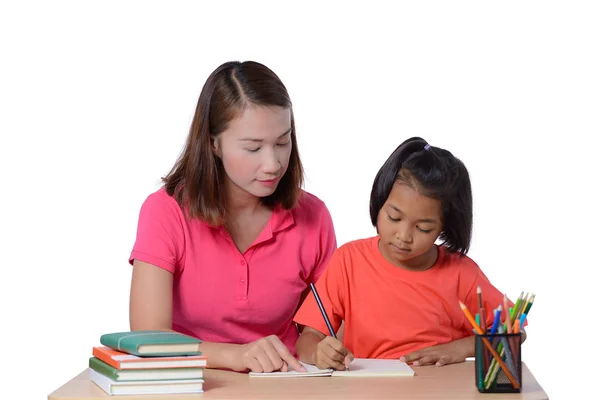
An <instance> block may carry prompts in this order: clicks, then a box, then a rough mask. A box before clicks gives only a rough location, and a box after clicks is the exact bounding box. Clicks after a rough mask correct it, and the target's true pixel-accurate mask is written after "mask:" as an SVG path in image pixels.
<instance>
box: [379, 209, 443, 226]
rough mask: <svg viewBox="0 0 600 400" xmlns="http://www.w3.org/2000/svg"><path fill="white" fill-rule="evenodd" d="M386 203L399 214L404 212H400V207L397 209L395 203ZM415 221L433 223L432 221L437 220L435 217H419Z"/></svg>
mask: <svg viewBox="0 0 600 400" xmlns="http://www.w3.org/2000/svg"><path fill="white" fill-rule="evenodd" d="M388 205H389V206H390V207H391V208H393V209H394V210H395V211H398V212H399V213H400V214H404V213H403V212H402V210H400V209H399V208H398V207H396V206H395V205H393V204H388ZM417 222H430V223H432V224H433V223H436V222H437V220H435V219H431V218H421V219H420V220H418V221H417Z"/></svg>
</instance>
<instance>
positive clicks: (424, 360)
mask: <svg viewBox="0 0 600 400" xmlns="http://www.w3.org/2000/svg"><path fill="white" fill-rule="evenodd" d="M437 360H438V358H437V357H435V356H432V355H426V356H423V357H421V358H419V359H418V360H415V361H414V362H413V365H415V366H417V367H418V366H423V365H431V364H433V363H435V362H436V361H437Z"/></svg>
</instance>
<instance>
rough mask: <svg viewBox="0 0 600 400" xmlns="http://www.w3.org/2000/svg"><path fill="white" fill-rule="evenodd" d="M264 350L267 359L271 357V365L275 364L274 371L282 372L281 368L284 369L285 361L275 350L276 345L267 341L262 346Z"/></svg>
mask: <svg viewBox="0 0 600 400" xmlns="http://www.w3.org/2000/svg"><path fill="white" fill-rule="evenodd" d="M262 349H263V350H264V351H265V354H266V355H267V357H269V360H270V361H271V364H273V371H276V370H280V369H281V367H283V363H284V362H285V361H283V359H282V358H281V356H280V355H279V353H278V352H277V350H276V349H275V346H274V344H273V343H272V342H271V341H266V342H265V343H264V345H263V346H262Z"/></svg>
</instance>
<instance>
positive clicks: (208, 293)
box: [129, 188, 337, 354]
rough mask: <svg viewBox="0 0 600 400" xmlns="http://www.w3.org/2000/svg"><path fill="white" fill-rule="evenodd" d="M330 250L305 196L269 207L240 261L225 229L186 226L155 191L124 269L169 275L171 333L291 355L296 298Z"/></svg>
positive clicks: (329, 238)
mask: <svg viewBox="0 0 600 400" xmlns="http://www.w3.org/2000/svg"><path fill="white" fill-rule="evenodd" d="M336 247H337V245H336V239H335V232H334V228H333V222H332V220H331V215H330V214H329V211H328V210H327V207H326V206H325V204H324V203H323V202H322V201H321V200H319V199H318V198H317V197H315V196H313V195H311V194H309V193H307V192H303V193H302V195H301V197H300V200H299V202H298V204H297V206H296V207H295V208H294V209H292V210H285V209H283V208H281V207H276V208H275V209H274V210H273V213H272V215H271V218H270V220H269V222H268V223H267V225H266V226H265V228H264V229H263V231H262V232H261V233H260V235H259V236H258V238H257V239H256V240H255V241H254V243H253V244H252V245H251V246H250V247H249V248H248V249H247V250H246V251H245V252H244V253H243V254H241V253H240V252H239V250H238V249H237V247H236V246H235V244H234V243H233V241H232V239H231V236H230V235H229V233H228V232H227V230H226V229H225V228H222V227H221V228H214V227H210V226H209V225H207V224H206V223H204V222H202V221H200V220H198V219H194V220H186V218H185V217H184V213H183V212H182V210H181V209H180V207H179V205H178V204H177V202H176V201H175V199H174V198H172V197H171V196H169V195H168V194H167V192H166V191H165V190H164V188H162V189H160V190H158V191H157V192H155V193H153V194H151V195H150V196H148V198H147V199H146V201H145V202H144V204H143V205H142V208H141V211H140V216H139V222H138V230H137V238H136V241H135V245H134V247H133V251H132V252H131V256H130V258H129V262H130V263H131V264H133V260H134V259H135V260H139V261H143V262H146V263H149V264H153V265H155V266H157V267H159V268H163V269H165V270H167V271H169V272H171V273H173V278H174V281H173V329H174V330H176V331H179V332H182V333H185V334H188V335H192V336H195V337H197V338H200V339H202V340H205V341H208V342H220V343H237V344H244V343H249V342H252V341H254V340H257V339H260V338H262V337H264V336H268V335H272V334H275V335H277V336H278V337H279V338H280V339H281V341H282V342H283V343H284V344H285V345H286V346H287V347H288V348H289V349H290V351H291V352H292V354H295V349H294V345H295V343H296V339H298V332H297V329H296V326H295V324H294V323H293V317H294V313H295V312H296V309H297V307H298V303H299V302H300V297H301V294H302V292H303V291H304V290H306V288H307V287H308V284H309V283H310V282H314V281H316V280H317V279H318V278H319V276H320V275H321V273H322V272H323V270H324V269H325V266H326V265H327V262H328V261H329V258H330V257H331V255H332V253H333V251H334V250H335V249H336Z"/></svg>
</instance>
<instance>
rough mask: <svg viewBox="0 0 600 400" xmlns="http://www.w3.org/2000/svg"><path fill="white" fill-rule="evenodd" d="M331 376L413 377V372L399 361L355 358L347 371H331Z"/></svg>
mask: <svg viewBox="0 0 600 400" xmlns="http://www.w3.org/2000/svg"><path fill="white" fill-rule="evenodd" d="M332 375H333V376H355V377H357V376H414V375H415V371H413V369H412V368H411V367H410V366H409V365H408V364H406V363H405V362H402V361H400V360H379V359H373V358H355V359H354V361H352V364H350V370H349V371H333V374H332Z"/></svg>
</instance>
